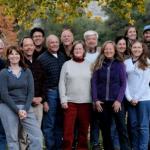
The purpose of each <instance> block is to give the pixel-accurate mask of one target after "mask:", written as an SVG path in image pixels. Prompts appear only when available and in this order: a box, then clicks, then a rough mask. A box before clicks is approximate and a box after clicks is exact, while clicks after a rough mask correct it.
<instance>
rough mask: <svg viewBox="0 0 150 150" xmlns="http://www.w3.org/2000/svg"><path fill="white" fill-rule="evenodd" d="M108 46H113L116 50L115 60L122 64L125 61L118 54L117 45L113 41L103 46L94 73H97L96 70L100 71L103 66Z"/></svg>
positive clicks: (94, 66)
mask: <svg viewBox="0 0 150 150" xmlns="http://www.w3.org/2000/svg"><path fill="white" fill-rule="evenodd" d="M107 44H112V45H113V47H114V50H115V55H114V59H117V60H118V61H121V62H122V61H123V58H122V56H121V55H120V54H119V53H118V52H117V49H116V44H115V43H114V42H113V41H106V42H105V43H104V44H103V45H102V48H101V53H100V54H99V56H98V57H97V59H96V61H95V64H93V71H96V70H98V69H100V68H101V67H102V66H103V62H104V59H105V58H106V57H105V55H104V50H105V47H106V46H107Z"/></svg>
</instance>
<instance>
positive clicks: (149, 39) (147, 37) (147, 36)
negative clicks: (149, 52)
mask: <svg viewBox="0 0 150 150" xmlns="http://www.w3.org/2000/svg"><path fill="white" fill-rule="evenodd" d="M143 37H144V40H145V41H146V42H150V30H148V31H146V32H144V34H143Z"/></svg>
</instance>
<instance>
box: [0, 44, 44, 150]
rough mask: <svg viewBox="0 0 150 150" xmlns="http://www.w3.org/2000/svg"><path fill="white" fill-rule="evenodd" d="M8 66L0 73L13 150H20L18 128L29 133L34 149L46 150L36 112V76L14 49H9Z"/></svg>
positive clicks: (0, 114)
mask: <svg viewBox="0 0 150 150" xmlns="http://www.w3.org/2000/svg"><path fill="white" fill-rule="evenodd" d="M6 57H7V64H8V67H7V68H5V69H3V70H2V71H1V72H0V81H1V85H0V94H1V101H2V103H1V104H0V118H1V120H2V124H3V127H4V130H5V133H6V138H7V144H8V148H9V150H19V143H18V126H19V123H21V125H22V126H23V128H24V129H25V131H26V132H27V134H28V137H29V140H30V142H29V143H30V144H29V149H30V150H42V133H41V130H40V129H39V127H38V123H37V121H36V118H35V115H34V113H33V110H32V107H31V102H32V99H33V96H34V83H33V77H32V73H31V71H30V70H29V69H27V68H26V67H25V65H24V61H23V56H22V53H21V51H20V50H19V49H18V48H17V47H14V46H11V47H9V48H8V49H7V53H6Z"/></svg>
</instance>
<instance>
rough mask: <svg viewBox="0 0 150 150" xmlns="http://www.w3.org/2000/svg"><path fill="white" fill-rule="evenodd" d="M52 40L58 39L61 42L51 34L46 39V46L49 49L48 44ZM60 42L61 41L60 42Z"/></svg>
mask: <svg viewBox="0 0 150 150" xmlns="http://www.w3.org/2000/svg"><path fill="white" fill-rule="evenodd" d="M52 38H57V39H58V41H59V38H58V37H57V36H56V35H54V34H50V35H49V36H48V37H47V38H46V46H47V47H48V42H49V41H50V40H51V39H52ZM59 42H60V41H59Z"/></svg>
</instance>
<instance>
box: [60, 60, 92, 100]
mask: <svg viewBox="0 0 150 150" xmlns="http://www.w3.org/2000/svg"><path fill="white" fill-rule="evenodd" d="M59 93H60V99H61V103H65V102H72V103H91V70H90V63H88V62H87V61H83V62H75V61H74V60H72V59H71V60H69V61H67V62H65V64H64V65H63V67H62V70H61V75H60V80H59Z"/></svg>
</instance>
